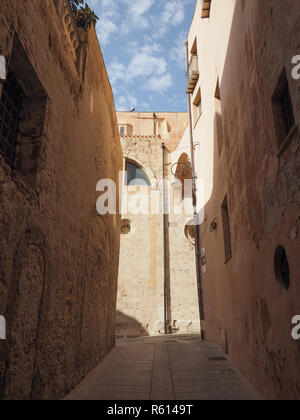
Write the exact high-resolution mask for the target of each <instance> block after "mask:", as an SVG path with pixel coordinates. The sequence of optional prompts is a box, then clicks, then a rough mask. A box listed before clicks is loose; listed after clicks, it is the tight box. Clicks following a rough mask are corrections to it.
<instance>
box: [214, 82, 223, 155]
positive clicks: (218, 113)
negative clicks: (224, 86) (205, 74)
mask: <svg viewBox="0 0 300 420" xmlns="http://www.w3.org/2000/svg"><path fill="white" fill-rule="evenodd" d="M214 125H215V139H216V143H217V147H218V153H219V157H220V156H221V153H222V150H223V119H222V105H221V93H220V84H219V79H218V81H217V86H216V91H215V124H214Z"/></svg>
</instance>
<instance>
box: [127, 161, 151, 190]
mask: <svg viewBox="0 0 300 420" xmlns="http://www.w3.org/2000/svg"><path fill="white" fill-rule="evenodd" d="M126 172H127V176H126V185H138V186H147V185H148V186H151V182H150V179H149V178H148V176H147V175H146V174H145V172H144V171H143V169H141V168H140V167H139V166H137V165H136V164H135V163H133V162H130V161H128V160H127V161H126Z"/></svg>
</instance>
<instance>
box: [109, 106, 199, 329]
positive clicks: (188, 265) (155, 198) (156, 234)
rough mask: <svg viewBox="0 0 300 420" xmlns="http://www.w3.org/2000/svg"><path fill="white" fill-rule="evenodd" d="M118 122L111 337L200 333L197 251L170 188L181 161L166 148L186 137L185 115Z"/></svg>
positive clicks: (134, 116) (136, 116) (122, 116)
mask: <svg viewBox="0 0 300 420" xmlns="http://www.w3.org/2000/svg"><path fill="white" fill-rule="evenodd" d="M117 116H118V124H119V130H120V134H121V144H122V149H123V156H124V164H123V170H124V173H123V177H122V180H121V182H120V183H122V185H123V186H122V200H121V201H122V208H121V211H122V227H121V249H120V267H119V289H118V300H117V311H118V312H117V331H116V334H117V336H118V337H136V336H145V335H159V334H165V333H166V332H167V333H194V332H198V333H199V330H200V326H199V309H198V300H197V283H196V275H195V247H194V243H193V238H192V236H190V235H189V231H188V229H187V224H188V222H189V221H190V219H191V217H192V215H189V217H188V215H187V214H186V212H184V211H182V210H183V200H182V198H181V197H180V200H179V202H178V203H177V204H178V206H177V210H179V211H178V212H177V213H176V212H174V211H173V210H172V209H173V206H172V205H173V204H174V190H173V189H172V187H170V188H168V185H169V183H170V182H171V181H172V172H173V173H174V174H176V172H177V171H178V169H177V167H178V161H179V160H178V161H172V154H171V152H170V149H171V150H172V149H174V148H176V146H177V145H178V143H179V142H180V139H181V137H182V136H184V134H185V133H186V131H187V126H188V120H187V114H186V113H173V114H172V113H170V114H168V113H135V112H133V113H126V112H118V113H117ZM179 166H180V165H179ZM185 169H186V168H185ZM187 177H188V174H187ZM163 178H164V179H165V187H163V185H164V182H163ZM141 201H144V203H145V204H144V206H143V208H141V206H140V205H139V209H137V210H136V209H135V206H134V205H135V204H137V203H138V204H141ZM163 203H164V205H163ZM163 207H164V209H163ZM164 210H165V211H164ZM164 213H165V214H164Z"/></svg>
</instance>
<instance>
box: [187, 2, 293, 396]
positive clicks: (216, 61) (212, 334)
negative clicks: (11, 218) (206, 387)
mask: <svg viewBox="0 0 300 420" xmlns="http://www.w3.org/2000/svg"><path fill="white" fill-rule="evenodd" d="M223 3H224V2H223V1H212V3H211V14H210V18H209V19H206V20H201V17H200V1H199V2H198V9H197V10H196V14H195V18H194V22H193V26H192V28H191V32H190V36H189V43H190V46H191V45H192V43H193V41H194V37H195V36H196V35H197V37H198V54H199V66H200V79H199V82H198V83H199V85H198V86H201V91H202V106H203V114H202V116H201V118H200V120H199V122H198V124H197V125H196V127H195V128H194V136H195V141H199V140H200V148H199V149H198V148H196V162H197V174H198V177H200V178H204V179H206V180H207V181H206V183H207V188H206V200H205V202H206V207H205V214H206V221H205V222H204V223H203V225H202V227H201V245H202V246H204V247H205V248H206V253H207V273H206V274H205V275H204V276H203V292H204V295H203V300H204V314H205V321H204V322H203V324H202V327H203V329H204V332H205V337H206V338H207V339H208V340H213V341H216V342H217V343H219V344H221V345H222V346H223V347H224V349H226V348H227V349H228V351H229V354H230V355H231V356H232V357H233V359H234V360H235V362H237V364H238V365H239V367H240V368H241V369H242V371H243V372H244V373H245V374H246V375H247V376H248V377H249V379H250V380H251V381H252V383H253V384H254V385H255V386H256V387H257V389H258V390H259V391H260V392H261V394H262V395H263V396H264V397H266V398H279V399H280V398H299V396H300V376H299V372H300V369H299V368H300V366H299V360H300V357H299V356H300V353H299V349H300V347H299V342H297V341H293V339H292V337H291V329H292V326H291V320H292V317H293V316H294V315H297V314H299V312H300V306H299V293H300V289H299V281H298V278H299V274H300V265H299V261H300V260H299V234H298V231H299V214H300V213H299V212H300V196H299V185H300V182H299V162H300V160H299V159H300V157H299V143H300V137H299V130H298V131H296V132H295V133H294V135H293V136H292V138H291V141H290V143H289V144H288V145H287V147H286V149H285V150H284V151H283V153H280V154H278V152H279V150H278V145H277V139H276V133H275V128H274V120H273V115H272V106H271V99H272V96H273V93H274V91H275V88H276V85H277V82H278V80H279V77H280V74H281V73H282V70H283V68H284V66H285V67H286V73H287V78H288V82H289V88H290V92H291V97H292V102H293V108H294V114H295V120H296V125H297V127H298V128H299V120H300V103H299V98H300V95H299V81H295V80H293V79H292V77H291V71H292V64H291V60H292V57H293V56H295V55H297V54H299V46H300V31H299V28H300V26H299V12H300V9H299V2H298V1H296V0H291V1H288V2H287V1H284V0H268V1H264V2H261V1H259V0H252V1H243V0H236V1H228V2H226V6H227V7H224V4H223ZM199 22H200V24H199ZM204 39H205V42H203V40H204ZM218 77H219V81H220V94H221V104H222V118H223V139H222V141H223V150H222V152H221V154H220V156H219V151H218V144H217V140H216V136H215V134H216V133H215V126H214V118H215V112H216V109H215V106H214V101H215V89H216V85H217V79H218ZM196 90H197V87H196ZM204 161H206V162H207V163H208V165H202V163H201V162H204ZM226 194H227V196H228V205H229V218H230V225H231V242H232V258H231V259H230V260H229V261H227V263H224V261H225V254H224V241H223V224H222V214H221V206H222V203H223V200H224V197H225V195H226ZM215 218H217V223H218V227H217V230H215V231H214V232H213V233H211V232H210V231H209V227H210V223H211V222H212V221H213V220H214V219H215ZM278 245H283V246H284V247H285V249H286V252H287V256H288V261H289V266H290V280H291V283H290V288H289V290H288V291H285V292H283V291H282V288H281V287H280V285H279V284H278V282H277V281H276V278H275V272H274V254H275V250H276V247H277V246H278Z"/></svg>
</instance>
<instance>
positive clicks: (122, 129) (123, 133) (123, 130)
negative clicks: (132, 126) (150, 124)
mask: <svg viewBox="0 0 300 420" xmlns="http://www.w3.org/2000/svg"><path fill="white" fill-rule="evenodd" d="M120 135H121V136H124V135H125V127H120Z"/></svg>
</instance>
